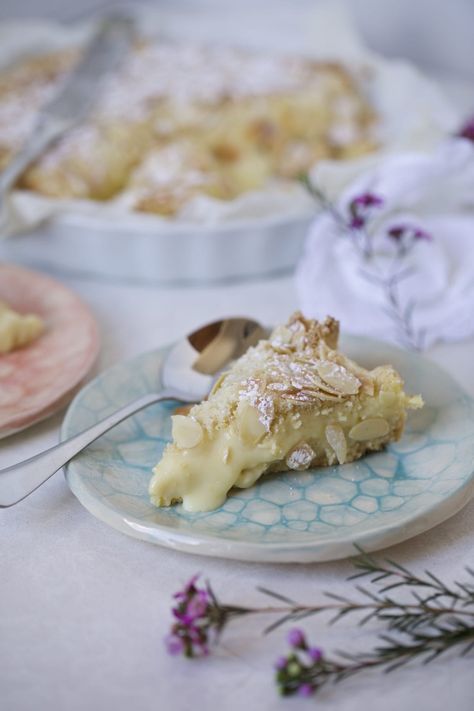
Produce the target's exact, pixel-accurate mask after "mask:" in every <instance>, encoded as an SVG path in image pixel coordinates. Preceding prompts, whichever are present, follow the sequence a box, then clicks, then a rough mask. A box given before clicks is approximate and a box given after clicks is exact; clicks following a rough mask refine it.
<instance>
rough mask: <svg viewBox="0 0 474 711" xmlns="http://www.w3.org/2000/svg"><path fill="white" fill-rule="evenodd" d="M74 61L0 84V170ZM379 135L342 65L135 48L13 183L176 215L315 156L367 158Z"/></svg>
mask: <svg viewBox="0 0 474 711" xmlns="http://www.w3.org/2000/svg"><path fill="white" fill-rule="evenodd" d="M76 58H77V53H74V51H69V52H62V53H55V54H51V55H45V56H42V57H39V58H38V57H34V58H28V59H25V60H23V61H21V62H19V63H17V64H14V65H13V66H11V67H10V68H8V69H6V70H4V71H3V72H2V73H1V74H0V168H1V167H2V166H3V167H4V166H5V165H6V164H7V162H8V161H9V160H10V159H11V158H12V157H13V155H14V154H15V153H16V152H17V151H18V150H19V149H20V148H21V146H22V144H23V143H24V141H25V140H26V138H27V137H28V134H29V132H30V131H31V128H32V126H33V124H34V120H35V117H36V116H37V114H38V111H39V109H40V107H41V105H42V104H44V103H45V102H46V101H47V100H48V99H50V98H51V97H52V96H53V95H54V92H55V91H56V90H57V89H58V87H59V86H60V85H61V83H62V82H63V81H64V80H65V78H66V77H67V73H68V71H69V70H70V68H71V67H72V66H73V64H74V62H75V61H76ZM375 125H376V116H375V113H374V110H373V108H372V107H371V106H370V103H369V102H368V100H367V99H366V97H365V96H364V95H363V92H362V91H361V88H360V87H359V86H358V83H357V82H356V81H355V79H354V78H353V77H352V76H351V74H350V73H349V71H348V70H347V69H346V68H344V67H343V65H342V64H337V63H329V62H327V63H324V62H318V61H315V60H311V59H308V58H303V57H298V56H280V55H269V54H263V53H259V52H255V51H248V50H245V51H244V50H241V49H235V48H230V47H210V46H209V47H207V46H198V45H184V44H179V43H172V42H164V41H162V42H160V43H158V42H155V43H152V42H150V41H139V42H137V44H136V46H135V47H134V49H133V50H132V51H131V53H130V55H129V56H128V57H127V58H126V59H125V60H124V63H123V65H122V67H121V68H120V69H119V71H118V72H117V74H116V75H114V76H111V77H109V78H107V79H106V81H105V83H104V86H103V90H102V94H101V96H100V97H99V99H98V102H97V106H96V107H95V109H94V112H93V113H92V115H91V116H90V117H89V118H88V119H87V120H86V121H85V122H84V123H83V124H82V125H80V126H78V127H77V128H75V129H73V130H72V131H70V132H69V133H68V134H67V135H66V136H64V137H63V138H62V139H61V140H59V141H58V142H57V144H56V145H54V146H52V147H51V148H50V149H49V150H47V151H46V153H45V154H44V155H43V156H42V157H41V158H40V159H39V160H38V161H37V162H36V164H34V165H33V166H31V167H30V169H29V170H27V171H26V173H25V174H24V176H23V178H22V180H21V182H20V184H19V185H20V187H22V188H27V189H30V190H32V191H35V192H37V193H40V194H43V195H46V196H50V197H53V198H58V199H66V198H84V199H91V200H100V201H104V200H111V199H117V200H119V201H122V202H123V204H124V205H125V206H126V207H127V208H129V209H132V210H136V211H142V212H150V213H155V214H160V215H165V216H173V215H175V214H177V213H178V212H179V211H180V210H181V209H182V208H183V206H185V205H186V203H187V202H188V201H189V200H191V199H192V198H193V197H194V196H196V195H202V194H203V195H209V196H211V197H214V198H218V199H221V200H231V199H233V198H235V197H237V196H238V195H240V194H242V193H244V192H246V191H248V190H252V189H257V188H261V187H264V186H265V185H266V184H268V182H269V181H275V180H277V181H280V182H281V181H283V182H285V181H288V180H290V181H294V180H295V179H297V178H298V177H299V176H300V175H301V174H302V173H303V172H305V171H307V170H308V169H309V168H310V167H311V166H312V165H314V163H315V162H317V161H318V160H319V159H321V158H337V159H339V158H340V159H347V158H353V157H356V156H359V155H362V154H365V153H368V152H370V151H372V150H375V149H376V147H377V146H376V142H375V140H374V127H375Z"/></svg>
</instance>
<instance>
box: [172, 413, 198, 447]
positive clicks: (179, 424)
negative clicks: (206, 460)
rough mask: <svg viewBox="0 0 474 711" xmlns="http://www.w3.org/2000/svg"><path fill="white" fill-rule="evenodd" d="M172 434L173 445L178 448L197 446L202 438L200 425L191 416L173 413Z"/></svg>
mask: <svg viewBox="0 0 474 711" xmlns="http://www.w3.org/2000/svg"><path fill="white" fill-rule="evenodd" d="M171 420H172V423H173V424H172V435H173V440H174V443H175V445H176V446H177V447H178V448H179V449H192V448H193V447H197V445H198V444H199V443H200V442H201V440H202V438H203V431H202V427H201V425H200V424H199V422H197V420H195V419H194V418H192V417H186V416H185V415H174V416H173V417H172V418H171Z"/></svg>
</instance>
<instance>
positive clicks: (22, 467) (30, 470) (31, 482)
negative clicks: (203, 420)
mask: <svg viewBox="0 0 474 711" xmlns="http://www.w3.org/2000/svg"><path fill="white" fill-rule="evenodd" d="M160 400H180V401H184V402H191V401H192V399H191V398H189V397H187V396H185V395H183V393H179V392H178V391H176V390H172V389H169V388H168V389H166V390H162V391H161V392H160V393H149V394H148V395H144V396H143V397H141V398H139V399H138V400H135V401H134V402H131V403H128V405H125V406H124V407H121V408H120V409H119V410H116V411H115V412H113V413H112V414H111V415H109V416H108V417H106V418H105V419H103V420H101V421H100V422H96V424H95V425H92V427H89V428H88V429H87V430H84V431H83V432H79V434H77V435H74V436H73V437H71V438H70V439H67V440H65V441H64V442H61V443H60V444H57V445H56V446H55V447H51V448H50V449H47V450H46V451H45V452H40V454H36V455H35V456H34V457H31V458H30V459H25V460H24V461H23V462H19V463H18V464H14V465H13V466H11V467H7V468H6V469H2V470H0V509H1V508H7V507H8V506H13V505H14V504H17V503H18V502H19V501H22V500H23V499H25V498H26V497H27V496H29V494H31V493H32V492H33V491H35V489H37V488H38V487H39V486H41V484H44V482H45V481H47V480H48V479H49V477H50V476H52V475H53V474H54V473H55V472H57V471H58V469H61V467H63V466H64V465H65V464H67V463H68V462H69V461H70V460H71V459H72V458H73V457H75V456H76V454H79V452H82V450H83V449H85V448H86V447H87V446H88V445H89V444H91V443H92V442H94V441H95V440H96V439H98V438H99V437H100V436H101V435H103V434H105V432H108V431H109V430H110V429H112V427H115V425H118V424H119V422H122V421H123V420H125V419H126V418H127V417H129V416H130V415H133V414H135V413H136V412H139V411H140V410H143V409H144V408H145V407H148V405H153V403H156V402H159V401H160Z"/></svg>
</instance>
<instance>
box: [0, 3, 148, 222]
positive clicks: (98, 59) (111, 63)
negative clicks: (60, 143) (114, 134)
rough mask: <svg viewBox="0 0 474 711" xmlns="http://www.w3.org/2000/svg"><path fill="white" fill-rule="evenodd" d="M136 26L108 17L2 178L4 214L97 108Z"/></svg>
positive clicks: (126, 19)
mask: <svg viewBox="0 0 474 711" xmlns="http://www.w3.org/2000/svg"><path fill="white" fill-rule="evenodd" d="M133 36H134V22H133V19H132V18H131V17H130V16H128V15H123V14H111V15H107V16H106V17H104V18H103V19H102V20H101V22H100V24H99V25H98V27H97V29H96V31H95V32H94V34H93V36H92V38H91V39H90V41H89V43H88V45H87V46H86V48H85V50H84V53H83V55H82V58H81V59H80V61H79V63H78V64H77V65H76V67H75V68H74V69H73V70H72V71H71V73H70V75H69V77H68V78H67V79H66V81H65V84H64V85H63V86H62V87H61V88H60V89H59V91H58V92H57V93H56V95H55V96H53V98H52V99H51V100H50V101H49V102H47V103H46V104H45V105H44V106H43V107H42V109H41V111H40V113H39V116H38V118H37V120H36V122H35V125H34V128H33V129H32V131H31V134H30V137H29V138H28V140H27V141H26V143H25V145H24V146H23V148H22V149H21V150H20V152H19V153H17V155H16V156H15V157H14V158H13V160H12V161H11V162H10V163H9V164H8V165H7V167H6V169H5V170H4V171H3V172H2V173H1V174H0V212H1V211H2V207H3V203H4V200H5V196H6V195H7V193H8V192H9V191H10V190H11V188H12V187H13V186H14V185H15V183H16V181H17V180H18V178H19V177H20V176H21V175H22V173H23V172H24V171H25V170H26V168H28V166H29V165H30V164H31V163H32V162H33V161H34V160H36V159H37V158H38V157H39V156H40V155H41V154H42V153H43V152H44V151H45V150H46V148H47V147H48V146H50V145H51V144H52V143H53V142H54V141H56V140H57V139H58V138H60V137H61V136H62V135H63V134H64V133H66V132H67V131H69V130H70V129H71V128H73V127H74V126H76V125H77V124H78V123H80V122H81V121H82V120H83V119H84V118H85V117H86V116H87V114H88V113H89V112H90V110H91V108H92V107H93V105H94V103H95V101H96V99H97V94H98V91H99V88H100V84H101V83H102V80H103V79H104V77H105V76H106V75H107V74H109V73H110V72H112V71H114V70H115V69H116V68H117V67H118V66H119V64H120V62H121V60H122V59H123V58H124V57H125V56H126V54H127V52H128V50H129V49H130V46H131V43H132V40H133Z"/></svg>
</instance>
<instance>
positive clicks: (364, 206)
mask: <svg viewBox="0 0 474 711" xmlns="http://www.w3.org/2000/svg"><path fill="white" fill-rule="evenodd" d="M383 204H384V200H383V198H381V197H380V196H379V195H375V194H374V193H362V194H361V195H356V197H355V198H353V199H352V200H351V202H350V203H349V213H350V218H349V227H350V228H351V229H353V230H360V229H362V227H364V226H365V223H366V222H367V219H368V218H369V216H370V214H371V212H372V211H373V210H374V208H379V207H381V206H382V205H383Z"/></svg>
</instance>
